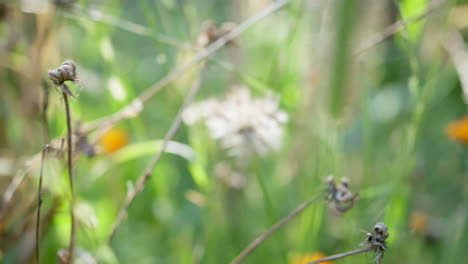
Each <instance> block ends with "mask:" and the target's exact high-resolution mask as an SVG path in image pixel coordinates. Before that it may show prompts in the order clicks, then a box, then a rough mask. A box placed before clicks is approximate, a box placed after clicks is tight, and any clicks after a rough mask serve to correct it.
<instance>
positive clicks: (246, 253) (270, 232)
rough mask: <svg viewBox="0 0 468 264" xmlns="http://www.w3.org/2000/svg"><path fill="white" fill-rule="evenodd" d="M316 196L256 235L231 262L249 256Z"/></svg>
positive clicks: (234, 263)
mask: <svg viewBox="0 0 468 264" xmlns="http://www.w3.org/2000/svg"><path fill="white" fill-rule="evenodd" d="M317 198H318V197H314V198H312V199H310V200H308V201H307V202H304V203H302V204H300V205H299V206H298V207H297V208H296V209H294V210H293V211H292V212H291V213H289V214H288V215H287V216H286V217H285V218H283V219H281V220H280V221H279V222H278V223H276V224H275V225H274V226H273V227H271V228H270V229H269V230H268V231H267V232H265V233H264V234H262V235H260V236H259V237H257V238H256V239H255V240H254V241H252V243H250V245H249V246H247V247H246V248H245V249H244V250H243V251H242V252H241V253H240V254H239V255H238V256H237V257H236V258H235V259H234V260H233V261H231V264H239V263H241V262H242V261H243V260H244V259H245V258H247V256H249V255H250V254H251V253H252V252H253V251H254V250H255V249H256V248H257V247H259V246H260V245H261V244H262V243H263V242H265V240H267V238H268V237H270V236H271V235H273V234H274V233H275V232H276V231H278V230H279V229H280V228H281V227H283V226H284V225H285V224H286V223H288V222H289V221H291V220H292V219H294V217H296V216H297V215H298V214H300V213H302V211H304V210H305V209H306V208H307V207H309V205H311V204H312V203H313V202H315V201H316V200H317Z"/></svg>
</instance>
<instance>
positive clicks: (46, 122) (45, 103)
mask: <svg viewBox="0 0 468 264" xmlns="http://www.w3.org/2000/svg"><path fill="white" fill-rule="evenodd" d="M42 90H43V92H42V96H43V98H42V125H43V127H44V142H46V143H47V142H49V140H50V139H49V120H48V118H47V109H48V108H49V89H48V88H47V84H46V82H44V83H43V84H42Z"/></svg>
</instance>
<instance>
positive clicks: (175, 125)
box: [108, 65, 205, 242]
mask: <svg viewBox="0 0 468 264" xmlns="http://www.w3.org/2000/svg"><path fill="white" fill-rule="evenodd" d="M204 72H205V66H204V65H203V66H202V68H201V69H200V73H199V74H198V78H197V80H196V81H195V83H194V85H193V86H192V87H191V89H190V91H189V93H188V95H187V96H186V98H185V100H184V103H183V104H182V106H181V107H180V109H179V112H178V113H177V115H176V117H175V119H174V121H173V122H172V124H171V127H170V128H169V131H168V132H167V133H166V135H165V137H164V139H163V142H162V144H161V147H160V149H159V150H158V151H157V152H156V154H155V155H154V156H153V158H152V159H151V160H150V162H149V163H148V165H147V166H146V168H145V170H144V171H143V174H142V175H141V176H140V177H139V178H138V180H137V182H136V185H135V188H134V189H133V190H131V191H130V192H129V193H128V195H127V198H126V199H125V202H124V204H123V206H122V207H121V208H120V210H119V214H118V216H117V220H116V221H115V223H114V226H113V227H112V230H111V233H110V235H109V239H108V242H110V241H112V238H113V237H114V235H115V233H116V231H117V229H118V228H119V227H120V225H121V224H122V222H123V221H124V219H125V217H126V216H127V211H128V208H129V207H130V205H131V204H132V202H133V200H134V199H135V197H136V196H137V195H138V194H139V193H140V192H142V191H143V189H144V187H145V185H146V183H147V182H148V180H149V178H150V177H151V173H152V171H153V169H154V167H155V166H156V164H157V163H158V161H159V159H160V158H161V156H162V154H163V153H164V152H165V151H166V148H167V145H168V143H169V141H170V140H171V139H172V138H173V137H174V136H175V135H176V133H177V131H178V130H179V127H180V125H181V123H182V114H183V112H184V111H185V109H187V107H188V106H189V105H190V104H191V103H192V101H193V99H194V98H195V95H196V94H197V93H198V91H199V90H200V86H201V83H202V80H203V75H204Z"/></svg>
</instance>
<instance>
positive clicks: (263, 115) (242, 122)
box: [183, 87, 288, 157]
mask: <svg viewBox="0 0 468 264" xmlns="http://www.w3.org/2000/svg"><path fill="white" fill-rule="evenodd" d="M183 117H184V121H185V122H186V123H187V124H193V123H194V122H196V121H198V120H203V121H205V124H206V126H207V127H208V130H209V132H210V134H211V137H212V138H214V139H216V140H219V141H220V143H221V145H222V146H223V147H224V148H226V149H228V150H229V154H230V155H232V156H238V157H248V156H250V155H251V154H259V155H264V154H266V153H268V151H270V150H277V149H279V147H280V146H281V139H282V136H283V128H282V124H284V123H285V122H287V120H288V115H287V114H286V113H285V112H283V111H281V110H280V109H279V105H278V97H277V96H273V95H268V96H266V97H264V98H252V97H251V95H250V91H249V90H248V89H247V88H245V87H236V88H234V89H233V90H232V91H231V92H230V93H229V94H228V95H227V97H226V99H224V100H223V101H218V100H216V99H209V100H207V101H203V102H201V103H198V104H195V105H193V106H191V107H189V108H188V109H187V110H186V111H185V113H184V116H183Z"/></svg>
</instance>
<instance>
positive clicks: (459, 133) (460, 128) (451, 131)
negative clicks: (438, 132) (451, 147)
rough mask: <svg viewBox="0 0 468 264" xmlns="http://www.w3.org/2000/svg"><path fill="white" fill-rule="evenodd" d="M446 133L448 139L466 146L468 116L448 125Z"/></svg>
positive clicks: (467, 142)
mask: <svg viewBox="0 0 468 264" xmlns="http://www.w3.org/2000/svg"><path fill="white" fill-rule="evenodd" d="M446 131H447V135H448V137H449V138H450V139H452V140H454V141H458V142H460V143H463V144H468V116H465V117H463V118H462V119H460V120H457V121H454V122H452V123H450V124H449V125H448V126H447V129H446Z"/></svg>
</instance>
